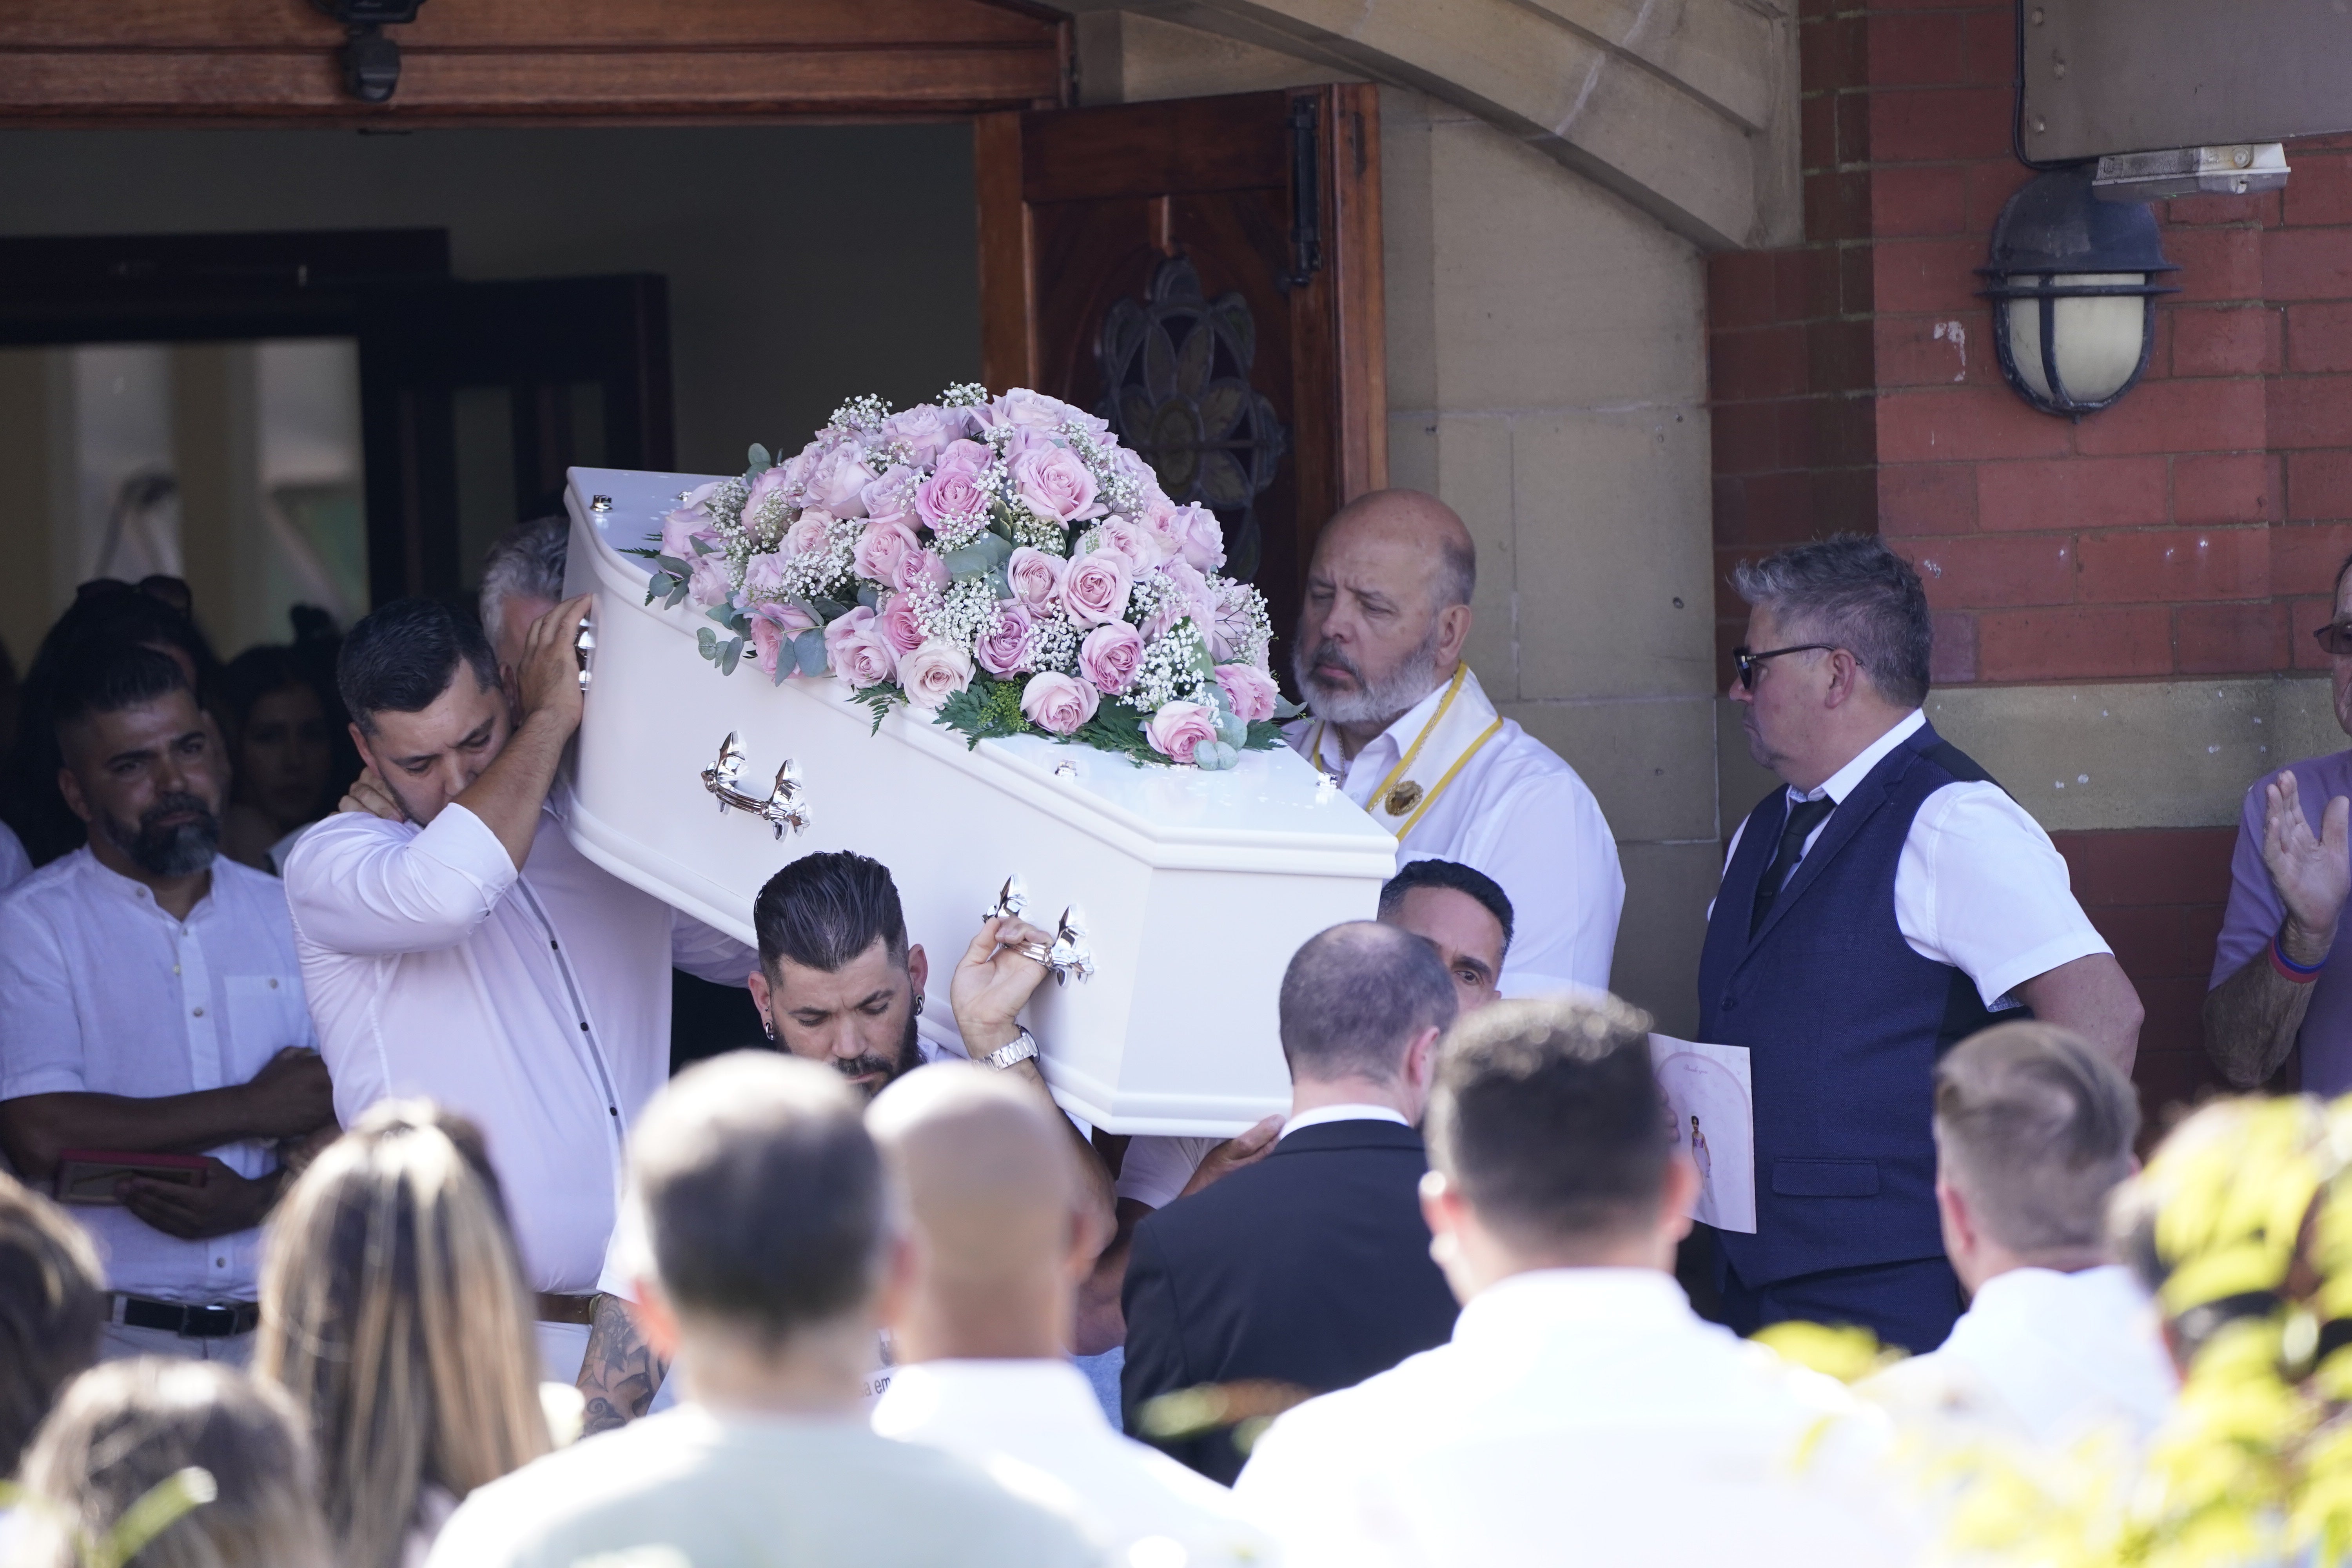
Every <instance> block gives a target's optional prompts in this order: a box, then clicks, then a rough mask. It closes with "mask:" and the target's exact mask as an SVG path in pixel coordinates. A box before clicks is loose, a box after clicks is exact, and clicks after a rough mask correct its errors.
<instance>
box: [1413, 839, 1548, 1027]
mask: <svg viewBox="0 0 2352 1568" xmlns="http://www.w3.org/2000/svg"><path fill="white" fill-rule="evenodd" d="M1380 918H1381V924H1383V925H1392V926H1394V927H1396V928H1397V929H1398V930H1399V931H1411V932H1412V934H1413V935H1415V936H1417V937H1419V938H1421V939H1422V940H1423V942H1428V943H1429V945H1430V946H1432V947H1433V948H1435V949H1436V950H1437V961H1438V962H1439V963H1443V964H1444V965H1445V973H1447V974H1449V975H1451V976H1452V977H1453V980H1454V1001H1455V1002H1456V1003H1457V1004H1459V1005H1460V1007H1461V1016H1463V1017H1465V1018H1466V1017H1468V1016H1470V1015H1471V1014H1473V1013H1475V1012H1476V1011H1478V1009H1479V1008H1481V1007H1484V1006H1486V1005H1488V1004H1490V1003H1492V1002H1494V1001H1496V1000H1497V999H1498V998H1499V997H1500V995H1501V993H1500V992H1498V991H1497V990H1496V984H1498V983H1499V982H1500V981H1501V979H1502V975H1503V964H1504V962H1505V961H1506V960H1507V959H1508V958H1509V957H1510V952H1511V930H1512V927H1513V925H1514V924H1515V923H1516V922H1515V919H1514V914H1513V911H1512V909H1511V900H1510V896H1509V895H1508V894H1507V893H1505V892H1504V891H1503V889H1501V887H1499V886H1498V885H1497V884H1496V881H1495V879H1493V878H1492V877H1489V876H1487V875H1486V873H1485V872H1484V871H1480V870H1478V869H1476V868H1474V867H1469V866H1465V865H1462V864H1461V863H1460V862H1458V861H1454V860H1412V861H1408V862H1406V863H1405V864H1404V865H1403V866H1402V867H1399V868H1398V869H1397V874H1396V875H1395V876H1393V877H1391V878H1390V879H1388V880H1387V881H1386V882H1383V883H1382V884H1381V917H1380Z"/></svg>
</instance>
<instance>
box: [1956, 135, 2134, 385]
mask: <svg viewBox="0 0 2352 1568" xmlns="http://www.w3.org/2000/svg"><path fill="white" fill-rule="evenodd" d="M2092 172H2093V171H2092V166H2091V165H2089V164H2087V163H2086V164H2084V165H2082V166H2081V167H2079V168H2072V169H2053V170H2050V171H2048V172H2046V173H2043V174H2036V175H2034V176H2033V178H2032V179H2031V180H2029V181H2027V182H2026V184H2024V185H2023V186H2022V187H2021V189H2020V190H2019V191H2018V193H2017V194H2016V195H2013V196H2011V197H2010V198H2009V201H2008V204H2007V205H2004V206H2003V207H2002V208H2001V209H2000V221H1999V222H1998V223H1996V224H1994V225H1993V229H1992V258H1991V260H1990V262H1989V263H1988V264H1987V265H1985V266H1983V267H1979V268H1977V272H1978V274H1979V276H1980V277H1982V278H1983V279H1985V289H1984V298H1986V299H1988V300H1991V301H1992V326H1993V334H1992V336H1993V350H1994V353H1996V354H1997V355H1998V356H1999V357H2000V374H2002V375H2003V376H2004V377H2006V378H2007V379H2008V382H2009V384H2010V385H2011V387H2013V388H2015V389H2016V392H2017V395H2019V396H2020V397H2022V398H2024V399H2025V401H2026V402H2028V403H2031V404H2032V405H2033V406H2034V407H2036V408H2039V409H2040V410H2042V413H2044V414H2062V415H2064V416H2067V417H2069V418H2074V419H2080V418H2081V417H2082V416H2084V415H2085V414H2093V413H2096V412H2097V411H2098V410H2100V409H2102V408H2105V407H2106V406H2107V405H2109V404H2111V403H2114V402H2115V401H2116V399H2117V398H2119V397H2121V396H2122V395H2124V394H2125V393H2126V392H2128V391H2130V390H2131V388H2132V385H2133V384H2134V383H2136V382H2137V381H2138V380H2139V378H2140V373H2141V372H2142V371H2145V370H2146V369H2147V356H2148V351H2149V350H2150V349H2151V348H2152V347H2154V345H2155V342H2156V297H2157V296H2158V295H2159V294H2173V293H2178V292H2179V290H2178V289H2174V288H2172V287H2170V286H2169V285H2167V284H2162V283H2158V281H2157V276H2158V274H2159V273H2165V272H2177V271H2179V268H2177V267H2175V266H2174V265H2173V264H2172V263H2171V262H2169V261H2167V260H2166V259H2165V258H2164V247H2163V245H2162V243H2161V242H2160V241H2159V240H2158V236H2157V226H2156V214H2155V212H2154V211H2153V210H2151V209H2150V208H2148V207H2147V206H2144V205H2141V204H2140V203H2138V202H2135V201H2129V200H2126V201H2101V200H2100V199H2099V198H2098V196H2097V195H2095V193H2094V192H2093V189H2092V184H2091V181H2092Z"/></svg>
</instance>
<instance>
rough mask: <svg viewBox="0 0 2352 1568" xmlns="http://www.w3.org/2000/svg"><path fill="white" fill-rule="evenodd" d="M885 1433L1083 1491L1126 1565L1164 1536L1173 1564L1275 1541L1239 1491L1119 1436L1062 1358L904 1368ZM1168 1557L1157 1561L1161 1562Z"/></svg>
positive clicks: (1084, 1510) (1079, 1507) (1269, 1556)
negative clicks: (1140, 1548)
mask: <svg viewBox="0 0 2352 1568" xmlns="http://www.w3.org/2000/svg"><path fill="white" fill-rule="evenodd" d="M874 1430H876V1431H877V1432H879V1433H880V1434H882V1436H885V1437H897V1438H899V1439H902V1440H904V1441H906V1442H910V1443H928V1444H929V1445H931V1446H932V1447H937V1448H945V1449H947V1450H948V1451H949V1452H950V1453H952V1454H957V1455H961V1457H963V1458H967V1459H971V1460H972V1461H973V1462H974V1463H977V1464H986V1463H988V1462H989V1461H990V1460H992V1459H995V1458H1010V1459H1014V1460H1017V1461H1019V1462H1020V1463H1022V1464H1024V1465H1027V1466H1029V1467H1031V1468H1034V1469H1036V1470H1040V1471H1043V1472H1044V1473H1045V1474H1046V1475H1048V1476H1051V1477H1053V1478H1054V1479H1055V1480H1057V1481H1060V1482H1061V1483H1063V1484H1064V1485H1065V1486H1066V1487H1068V1488H1069V1489H1070V1490H1071V1491H1072V1493H1074V1494H1075V1500H1076V1506H1075V1510H1074V1511H1075V1512H1076V1517H1077V1519H1078V1521H1079V1522H1080V1523H1082V1524H1084V1525H1085V1526H1086V1527H1087V1530H1088V1531H1089V1532H1090V1533H1092V1534H1093V1535H1094V1536H1096V1537H1097V1539H1098V1540H1099V1541H1101V1542H1103V1543H1105V1544H1107V1545H1108V1546H1109V1547H1110V1548H1111V1554H1112V1555H1111V1560H1112V1561H1113V1562H1115V1563H1129V1562H1144V1561H1147V1555H1146V1553H1148V1552H1149V1551H1150V1549H1149V1548H1147V1549H1146V1553H1138V1554H1135V1555H1133V1556H1130V1554H1129V1553H1130V1551H1131V1549H1132V1548H1133V1547H1134V1546H1135V1545H1136V1544H1137V1543H1138V1542H1144V1541H1149V1540H1150V1539H1151V1538H1153V1537H1160V1538H1164V1539H1166V1540H1169V1541H1171V1542H1175V1543H1176V1544H1177V1545H1179V1546H1181V1547H1182V1548H1183V1552H1182V1554H1181V1556H1180V1555H1179V1554H1178V1553H1176V1552H1165V1553H1164V1556H1165V1557H1166V1559H1167V1560H1168V1561H1170V1562H1181V1563H1200V1564H1204V1565H1206V1564H1219V1565H1223V1564H1234V1565H1238V1564H1242V1563H1252V1564H1264V1565H1267V1568H1270V1565H1271V1564H1272V1563H1275V1562H1276V1561H1277V1559H1276V1557H1275V1555H1274V1552H1273V1548H1272V1543H1271V1542H1269V1541H1268V1540H1267V1539H1266V1537H1265V1535H1264V1534H1263V1533H1261V1532H1260V1531H1258V1530H1257V1529H1256V1528H1255V1527H1254V1526H1252V1525H1250V1524H1247V1523H1245V1522H1244V1521H1243V1520H1242V1518H1241V1515H1240V1512H1239V1510H1237V1509H1236V1508H1235V1507H1234V1499H1233V1494H1232V1493H1231V1492H1229V1491H1227V1490H1226V1489H1224V1488H1223V1487H1221V1486H1219V1485H1218V1484H1217V1483H1216V1482H1214V1481H1213V1480H1210V1479H1208V1478H1207V1477H1205V1476H1202V1475H1198V1474H1196V1473H1194V1472H1193V1471H1192V1470H1190V1469H1187V1468H1185V1467H1184V1466H1182V1465H1181V1464H1178V1463H1177V1462H1176V1461H1175V1460H1173V1459H1171V1458H1169V1457H1168V1456H1167V1455H1165V1454H1163V1453H1161V1452H1160V1451H1159V1450H1158V1449H1156V1448H1151V1447H1146V1446H1144V1445H1143V1444H1141V1443H1138V1442H1136V1441H1135V1440H1133V1439H1132V1438H1129V1437H1123V1436H1119V1435H1118V1433H1117V1432H1114V1431H1113V1430H1111V1426H1110V1423H1109V1421H1108V1420H1107V1419H1105V1418H1104V1415H1103V1410H1102V1405H1101V1404H1100V1403H1099V1402H1098V1401H1097V1399H1096V1398H1095V1394H1094V1390H1093V1389H1092V1388H1090V1387H1088V1386H1087V1380H1086V1378H1085V1377H1084V1376H1082V1375H1081V1374H1080V1373H1078V1371H1077V1369H1076V1368H1075V1367H1073V1366H1071V1365H1069V1364H1068V1363H1066V1362H1058V1361H931V1362H922V1363H917V1364H916V1365H913V1366H903V1367H900V1368H899V1369H898V1375H897V1376H896V1377H895V1378H893V1379H892V1380H891V1383H890V1391H889V1392H888V1393H887V1394H884V1395H883V1396H882V1401H881V1403H880V1404H879V1405H876V1406H875V1407H874ZM1150 1560H1153V1561H1156V1560H1157V1559H1150Z"/></svg>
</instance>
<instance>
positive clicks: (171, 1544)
mask: <svg viewBox="0 0 2352 1568" xmlns="http://www.w3.org/2000/svg"><path fill="white" fill-rule="evenodd" d="M24 1476H25V1484H24V1493H23V1498H22V1505H23V1506H22V1507H21V1508H20V1509H19V1510H18V1512H17V1519H18V1521H20V1524H21V1531H22V1533H21V1534H20V1535H19V1536H18V1542H17V1543H18V1546H19V1548H20V1554H19V1555H18V1556H17V1557H16V1559H15V1560H14V1562H15V1563H16V1564H21V1565H23V1568H117V1564H121V1563H130V1564H132V1565H133V1568H328V1564H329V1563H331V1562H332V1561H333V1559H332V1558H331V1556H330V1555H329V1553H328V1551H327V1538H326V1529H325V1526H324V1524H323V1522H322V1521H320V1517H319V1502H318V1495H317V1494H318V1488H317V1479H316V1478H317V1472H316V1471H315V1470H314V1469H313V1468H312V1466H311V1461H310V1444H309V1443H308V1442H306V1441H305V1440H304V1438H303V1434H302V1423H301V1417H300V1415H299V1414H298V1413H297V1412H296V1411H295V1409H294V1405H293V1402H292V1401H291V1400H289V1399H288V1398H287V1397H286V1395H285V1394H283V1393H281V1392H280V1391H279V1390H278V1389H275V1388H271V1387H268V1386H267V1385H265V1384H262V1383H261V1382H259V1381H258V1380H257V1379H254V1378H249V1377H247V1376H246V1375H245V1373H241V1372H238V1371H236V1370H235V1369H234V1368H232V1367H227V1366H224V1365H222V1364H221V1363H218V1362H201V1361H177V1360H167V1359H165V1358H163V1357H161V1356H143V1357H140V1358H138V1359H136V1360H132V1361H119V1362H113V1363H109V1364H107V1365H104V1366H100V1367H98V1368H96V1369H94V1370H92V1371H90V1372H86V1373H83V1374H82V1375H81V1376H80V1377H79V1378H77V1379H76V1380H75V1381H74V1382H73V1383H72V1384H70V1385H69V1386H68V1388H67V1389H66V1392H65V1395H64V1397H63V1398H61V1399H59V1400H58V1407H57V1409H56V1410H55V1411H53V1412H52V1413H51V1414H50V1415H49V1418H48V1420H47V1422H46V1423H44V1424H43V1426H42V1427H41V1430H40V1432H39V1434H38V1435H37V1436H36V1437H35V1438H34V1439H33V1446H32V1447H31V1448H30V1449H28V1450H27V1451H26V1456H25V1472H24ZM159 1526H160V1528H158V1527H159Z"/></svg>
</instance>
